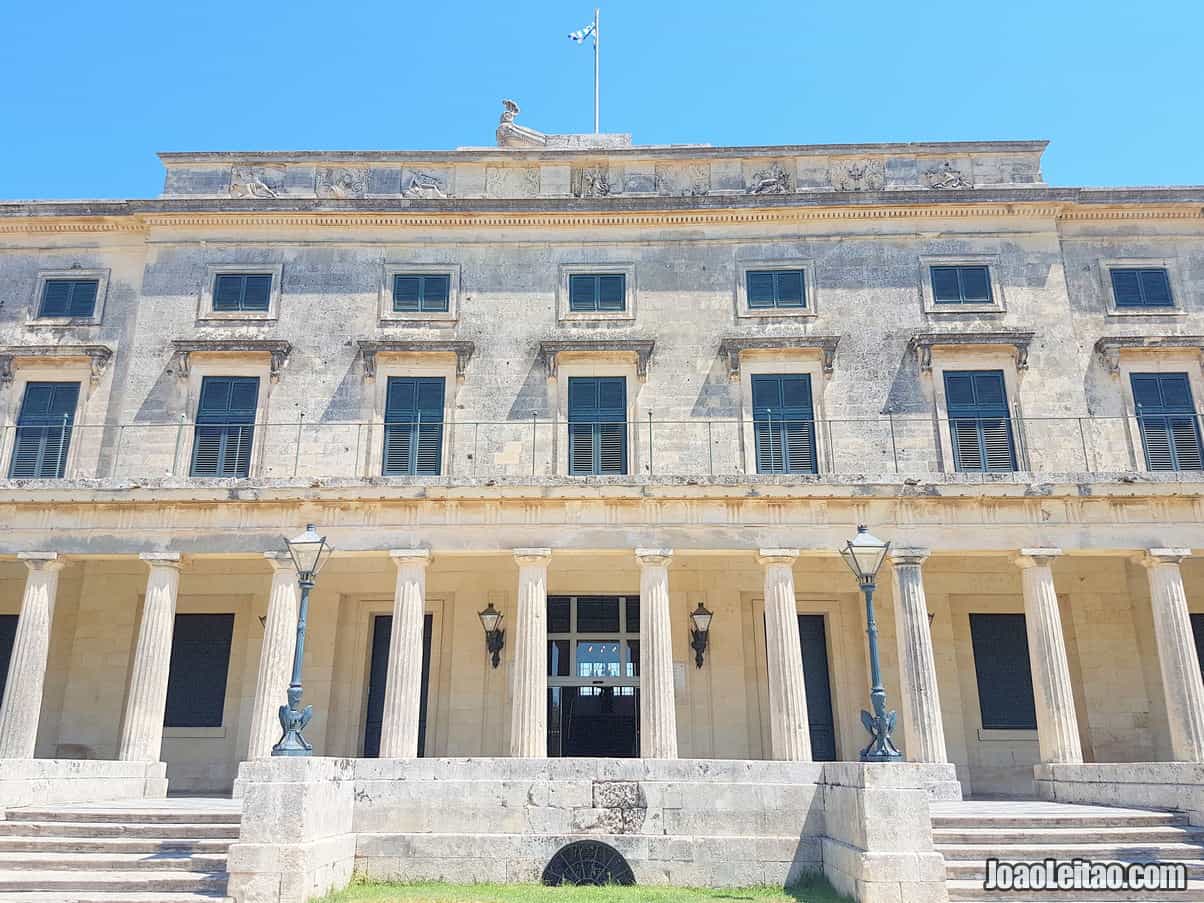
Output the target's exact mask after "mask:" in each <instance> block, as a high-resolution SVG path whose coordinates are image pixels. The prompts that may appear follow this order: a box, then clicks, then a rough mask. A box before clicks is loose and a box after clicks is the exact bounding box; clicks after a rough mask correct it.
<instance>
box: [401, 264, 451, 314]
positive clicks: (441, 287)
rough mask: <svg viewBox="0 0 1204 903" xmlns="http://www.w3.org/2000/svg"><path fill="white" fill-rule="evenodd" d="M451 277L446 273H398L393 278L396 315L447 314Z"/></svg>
mask: <svg viewBox="0 0 1204 903" xmlns="http://www.w3.org/2000/svg"><path fill="white" fill-rule="evenodd" d="M450 298H451V277H450V276H448V275H447V274H446V273H432V274H423V273H415V274H410V273H398V274H397V275H395V276H394V277H393V312H394V313H447V312H448V309H449V306H448V305H449V301H450Z"/></svg>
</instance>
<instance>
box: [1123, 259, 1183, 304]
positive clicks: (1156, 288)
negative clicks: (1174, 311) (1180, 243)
mask: <svg viewBox="0 0 1204 903" xmlns="http://www.w3.org/2000/svg"><path fill="white" fill-rule="evenodd" d="M1108 273H1109V275H1110V276H1111V278H1112V298H1113V300H1114V301H1115V303H1116V306H1117V307H1118V308H1134V307H1137V308H1144V307H1173V306H1174V299H1173V298H1172V297H1171V283H1170V279H1169V277H1168V276H1167V271H1166V268H1165V267H1113V268H1111V269H1109V271H1108Z"/></svg>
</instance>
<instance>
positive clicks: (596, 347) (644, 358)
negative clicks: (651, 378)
mask: <svg viewBox="0 0 1204 903" xmlns="http://www.w3.org/2000/svg"><path fill="white" fill-rule="evenodd" d="M655 347H656V342H654V341H653V340H652V339H566V340H559V341H548V342H540V343H539V356H540V357H541V358H542V359H543V363H544V367H545V368H547V371H548V379H556V374H557V358H558V357H559V355H561V354H563V353H564V352H566V351H567V352H569V353H570V354H631V355H634V356H635V374H636V376H637V377H638V378H639V380H640V382H644V381H645V380H647V379H648V361H650V360H651V359H652V350H653V348H655Z"/></svg>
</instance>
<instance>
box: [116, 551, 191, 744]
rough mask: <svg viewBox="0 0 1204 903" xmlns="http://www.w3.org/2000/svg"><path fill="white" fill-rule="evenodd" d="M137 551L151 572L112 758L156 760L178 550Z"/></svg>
mask: <svg viewBox="0 0 1204 903" xmlns="http://www.w3.org/2000/svg"><path fill="white" fill-rule="evenodd" d="M138 557H139V558H141V559H142V560H143V561H145V562H146V563H147V565H148V566H149V567H150V575H149V576H148V577H147V578H146V597H145V599H143V602H142V626H141V627H139V628H138V646H137V648H136V649H135V650H134V666H133V669H132V671H131V674H130V689H129V693H128V695H127V696H126V701H125V720H124V721H122V723H121V743H120V745H119V746H118V748H117V758H118V759H122V760H125V761H131V762H158V761H159V756H160V755H161V754H162V746H163V716H164V715H165V714H166V711H167V677H168V673H169V672H168V669H169V668H170V666H171V635H172V631H174V630H175V626H176V595H177V594H178V593H179V590H180V555H179V553H178V552H144V553H143V554H141V555H139V556H138Z"/></svg>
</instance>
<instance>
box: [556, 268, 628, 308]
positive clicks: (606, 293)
mask: <svg viewBox="0 0 1204 903" xmlns="http://www.w3.org/2000/svg"><path fill="white" fill-rule="evenodd" d="M626 300H627V280H626V277H625V276H624V275H623V274H622V273H601V274H596V273H574V274H572V275H570V276H569V310H570V311H573V312H579V311H583V312H594V311H622V310H624V309H625V307H626Z"/></svg>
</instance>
